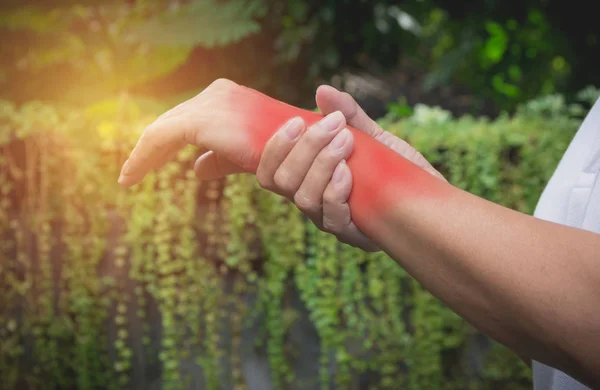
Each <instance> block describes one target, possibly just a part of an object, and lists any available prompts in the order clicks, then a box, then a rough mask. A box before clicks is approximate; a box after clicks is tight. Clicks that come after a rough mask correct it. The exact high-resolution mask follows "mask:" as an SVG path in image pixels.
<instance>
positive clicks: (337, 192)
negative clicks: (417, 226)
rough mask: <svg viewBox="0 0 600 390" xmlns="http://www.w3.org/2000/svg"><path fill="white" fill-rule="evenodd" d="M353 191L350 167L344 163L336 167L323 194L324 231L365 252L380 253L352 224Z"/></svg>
mask: <svg viewBox="0 0 600 390" xmlns="http://www.w3.org/2000/svg"><path fill="white" fill-rule="evenodd" d="M351 190H352V174H351V172H350V168H348V165H347V164H346V163H345V162H344V161H342V162H340V163H339V164H338V166H337V167H336V169H335V171H334V173H333V176H332V177H331V181H330V182H329V184H328V185H327V187H326V189H325V192H324V194H323V230H325V231H327V232H330V233H333V234H335V235H336V236H337V238H338V239H339V240H340V241H341V242H344V243H347V244H350V245H352V246H355V247H359V248H361V249H362V250H364V251H367V252H375V251H378V250H379V248H378V247H377V245H375V244H374V243H373V242H372V241H371V240H370V239H369V238H367V237H366V236H365V235H364V234H363V233H361V232H360V230H359V229H358V228H357V227H356V225H355V224H354V222H352V216H351V213H350V206H349V205H348V197H349V196H350V191H351Z"/></svg>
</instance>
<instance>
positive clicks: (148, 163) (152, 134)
mask: <svg viewBox="0 0 600 390" xmlns="http://www.w3.org/2000/svg"><path fill="white" fill-rule="evenodd" d="M185 134H186V124H185V121H184V120H181V117H173V118H164V119H162V120H158V121H156V122H154V123H153V124H151V125H150V126H148V127H147V128H146V129H145V130H144V132H143V133H142V136H141V138H140V139H139V141H138V142H137V144H136V146H135V148H134V149H133V151H132V152H131V155H130V156H129V159H127V161H126V162H125V164H124V165H123V167H122V168H121V174H120V177H119V184H121V185H122V186H124V187H129V186H132V185H134V184H137V183H139V182H140V181H141V180H142V179H143V178H144V176H146V174H147V173H148V172H149V171H150V170H151V169H153V168H156V167H160V166H162V165H164V163H165V162H166V161H167V160H168V159H169V158H170V157H171V156H173V154H174V153H176V152H177V151H178V150H179V149H181V148H183V147H184V146H185V145H186V141H185Z"/></svg>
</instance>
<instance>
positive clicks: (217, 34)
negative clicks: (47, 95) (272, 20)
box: [0, 0, 265, 102]
mask: <svg viewBox="0 0 600 390" xmlns="http://www.w3.org/2000/svg"><path fill="white" fill-rule="evenodd" d="M32 3H33V5H21V6H1V7H0V33H2V34H3V36H4V38H6V39H3V40H2V41H1V42H0V50H2V52H3V53H6V57H5V58H4V59H3V61H2V62H1V63H0V71H1V72H2V74H3V76H4V77H3V78H4V81H5V82H8V81H10V80H11V79H14V78H17V79H23V82H24V83H26V85H20V86H19V87H18V88H19V89H20V92H23V91H27V90H28V89H29V88H31V89H33V90H34V91H35V92H32V95H33V96H36V97H38V96H39V95H40V94H43V92H44V89H45V88H48V87H50V86H51V85H52V82H51V81H50V80H47V79H44V78H43V77H41V75H42V74H44V73H47V72H51V73H53V72H56V71H57V69H59V70H60V71H62V72H60V73H61V74H60V75H59V74H57V77H60V79H62V81H63V83H64V84H65V85H67V86H68V87H70V88H68V89H67V90H66V91H65V90H63V91H62V93H61V94H60V95H59V96H58V99H61V100H65V99H67V100H71V101H80V100H81V99H83V100H84V101H87V102H90V101H93V99H94V98H102V97H104V96H110V95H111V94H114V93H116V92H122V91H126V90H129V89H131V88H133V87H136V86H139V85H141V84H143V83H146V82H148V81H151V80H154V79H157V78H159V77H162V76H165V75H168V74H170V73H171V72H173V71H174V70H175V69H177V68H178V67H179V66H181V65H183V64H184V63H185V62H186V61H187V60H188V58H189V55H190V53H192V51H193V50H194V49H196V48H198V47H204V48H214V47H221V46H225V45H229V44H233V43H236V42H238V41H239V40H240V39H242V38H245V37H247V36H249V35H252V34H255V33H257V32H258V31H260V25H259V24H258V22H257V19H258V18H259V17H261V16H263V15H264V12H265V7H264V5H263V0H233V1H227V2H222V1H218V0H195V1H189V2H184V3H180V2H173V1H169V0H158V1H155V0H137V1H131V2H124V1H91V2H85V1H72V2H71V1H68V2H62V3H59V4H53V3H51V2H50V3H48V2H32ZM15 42H16V43H18V44H15ZM65 74H68V77H65V76H64V75H65ZM26 76H29V77H26ZM29 78H33V79H34V81H35V84H33V83H32V85H31V86H29V83H31V81H30V80H28V79H29ZM2 81H3V80H0V82H2ZM74 82H75V83H74ZM53 96H54V95H53ZM55 98H56V97H55Z"/></svg>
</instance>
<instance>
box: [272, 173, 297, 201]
mask: <svg viewBox="0 0 600 390" xmlns="http://www.w3.org/2000/svg"><path fill="white" fill-rule="evenodd" d="M273 182H274V183H275V188H276V189H277V190H278V191H279V192H281V193H283V194H285V195H288V196H289V195H291V194H294V193H295V192H296V190H297V187H296V184H295V183H294V181H293V179H292V178H291V177H290V175H289V174H288V173H287V172H286V171H285V170H278V171H277V172H275V176H274V177H273Z"/></svg>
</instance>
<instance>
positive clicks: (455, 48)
mask: <svg viewBox="0 0 600 390" xmlns="http://www.w3.org/2000/svg"><path fill="white" fill-rule="evenodd" d="M424 24H425V26H426V28H425V29H424V34H423V36H422V39H424V41H425V42H428V45H430V47H431V55H430V56H431V57H430V59H429V60H430V63H431V64H432V65H431V66H432V68H431V70H432V73H430V75H429V76H428V79H427V80H426V81H425V87H426V88H434V87H438V86H440V85H444V84H447V83H448V82H449V81H450V80H451V79H453V80H454V81H458V82H460V83H463V84H465V85H468V86H469V87H471V88H472V89H473V90H474V91H477V92H478V94H480V96H481V97H485V98H488V99H492V100H494V101H495V102H496V103H497V104H498V105H499V106H501V107H504V108H509V109H513V108H514V107H515V106H516V105H517V104H518V103H519V102H522V101H526V100H529V99H531V98H533V97H534V96H537V95H539V94H544V95H546V94H551V93H555V92H556V91H557V90H558V89H560V88H561V87H562V86H563V83H564V81H565V80H566V79H567V77H568V76H569V73H570V67H569V64H568V62H567V61H566V59H565V57H564V56H565V55H566V54H567V53H568V51H567V45H566V42H565V40H564V39H563V38H562V33H560V32H558V31H556V30H554V29H553V28H552V26H551V25H550V24H549V22H548V20H547V18H546V16H545V14H544V13H543V12H542V11H540V10H539V9H536V8H530V9H528V12H527V17H526V18H520V20H519V19H518V18H517V15H516V14H515V15H514V16H513V17H507V18H504V17H503V16H499V15H493V14H492V15H489V16H487V15H484V16H483V17H482V15H480V14H477V15H475V14H469V16H468V17H467V18H466V20H464V19H463V20H457V19H455V18H452V17H451V16H450V15H449V14H448V13H447V12H445V11H444V10H442V9H439V8H435V9H433V10H431V11H430V13H429V14H428V15H427V16H426V17H425V18H424Z"/></svg>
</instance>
